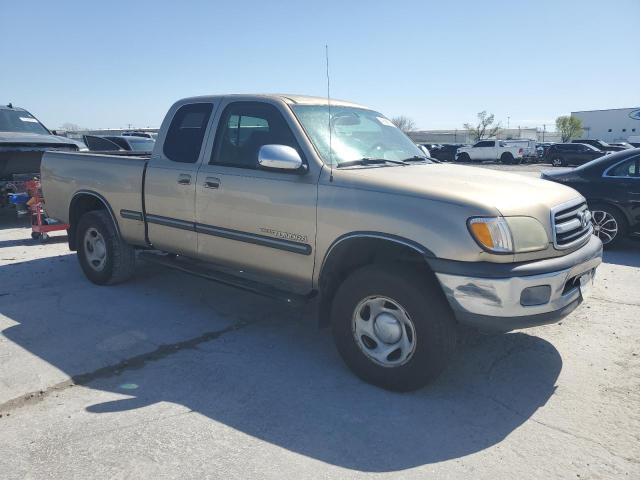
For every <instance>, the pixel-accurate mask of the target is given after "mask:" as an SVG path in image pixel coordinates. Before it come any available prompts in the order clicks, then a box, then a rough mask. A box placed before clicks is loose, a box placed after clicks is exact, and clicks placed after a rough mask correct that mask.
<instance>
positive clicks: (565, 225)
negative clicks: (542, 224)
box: [551, 200, 593, 249]
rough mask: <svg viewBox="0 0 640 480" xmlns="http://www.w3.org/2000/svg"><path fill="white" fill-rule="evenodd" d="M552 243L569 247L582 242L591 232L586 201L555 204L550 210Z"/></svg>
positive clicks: (561, 247)
mask: <svg viewBox="0 0 640 480" xmlns="http://www.w3.org/2000/svg"><path fill="white" fill-rule="evenodd" d="M551 224H552V226H553V245H554V246H555V247H556V248H560V249H564V248H571V247H573V246H574V245H578V244H580V243H582V242H584V241H585V240H586V239H587V238H588V237H589V235H591V234H592V233H593V226H592V224H591V212H590V211H589V209H588V207H587V202H585V201H584V200H577V201H573V202H569V203H565V204H562V205H559V206H557V207H556V208H554V209H553V210H552V211H551Z"/></svg>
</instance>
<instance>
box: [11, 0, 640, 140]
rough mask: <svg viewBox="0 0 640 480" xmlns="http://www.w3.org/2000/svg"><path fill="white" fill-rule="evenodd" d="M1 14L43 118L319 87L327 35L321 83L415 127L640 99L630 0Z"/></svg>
mask: <svg viewBox="0 0 640 480" xmlns="http://www.w3.org/2000/svg"><path fill="white" fill-rule="evenodd" d="M0 21H1V25H2V27H1V28H0V59H1V61H2V63H1V65H0V102H2V103H7V102H9V101H11V102H13V103H14V104H15V105H19V106H22V107H24V108H27V109H28V110H30V111H31V112H32V113H33V114H34V115H36V116H37V117H39V118H40V119H41V120H42V121H43V122H44V123H45V124H46V125H47V126H49V127H50V128H56V127H59V126H60V125H61V124H62V123H64V122H72V123H76V124H79V125H80V126H82V127H94V128H96V127H125V126H127V124H133V125H135V126H140V127H142V126H159V124H160V122H161V121H162V118H163V116H164V113H165V111H166V109H167V108H168V107H169V106H170V105H171V103H173V101H175V100H177V99H178V98H181V97H185V96H191V95H201V94H214V93H248V92H287V93H304V94H312V95H325V94H326V83H325V81H326V80H325V70H324V69H325V65H324V61H325V60H324V45H325V43H327V44H328V45H329V51H330V57H331V90H332V96H334V97H335V98H342V99H349V100H353V101H357V102H360V103H364V104H366V105H370V106H372V107H373V108H375V109H377V110H379V111H381V112H383V113H384V114H385V115H387V116H388V117H391V116H395V115H400V114H405V115H407V116H409V117H411V118H413V119H414V120H415V121H416V123H417V125H418V126H419V127H422V128H457V127H460V128H461V127H462V124H463V123H464V122H467V121H473V120H474V118H475V114H476V113H477V112H478V111H481V110H488V111H490V112H493V113H495V115H496V118H497V119H499V120H501V121H502V123H503V124H504V125H506V123H507V117H508V116H509V117H510V125H511V126H512V127H514V126H516V127H517V126H518V125H520V126H542V124H543V123H547V124H549V123H552V122H553V121H554V119H555V117H556V116H558V115H561V114H567V113H569V112H570V111H572V110H587V109H603V108H621V107H632V106H639V105H640V48H639V46H640V42H639V40H638V35H637V32H638V25H640V0H609V1H608V2H603V1H597V0H582V1H578V0H576V1H573V0H561V1H558V0H554V1H547V0H537V1H520V0H512V1H498V0H492V1H480V0H470V1H463V0H455V1H447V2H445V1H424V0H423V1H419V0H416V1H414V0H405V1H403V2H393V1H384V2H376V1H371V0H370V1H347V0H342V1H339V2H336V1H331V0H325V1H323V2H304V1H298V2H290V1H280V2H269V1H264V0H262V1H237V2H234V1H226V2H214V1H201V2H196V1H193V2H190V1H185V0H183V1H104V0H103V1H101V2H89V1H82V2H80V1H78V2H73V1H64V0H60V1H55V2H51V1H48V2H38V1H29V2H27V1H15V0H14V1H10V0H1V3H0ZM547 128H548V127H547Z"/></svg>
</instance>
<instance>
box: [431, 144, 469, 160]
mask: <svg viewBox="0 0 640 480" xmlns="http://www.w3.org/2000/svg"><path fill="white" fill-rule="evenodd" d="M464 146H465V145H464V144H462V143H446V144H443V145H438V146H436V147H435V148H433V149H432V150H431V157H433V158H435V159H436V160H440V161H441V162H453V161H455V158H456V152H457V151H458V149H459V148H460V147H464Z"/></svg>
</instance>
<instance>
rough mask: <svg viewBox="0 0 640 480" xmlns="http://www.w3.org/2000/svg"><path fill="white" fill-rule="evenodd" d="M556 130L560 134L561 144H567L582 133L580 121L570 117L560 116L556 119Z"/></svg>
mask: <svg viewBox="0 0 640 480" xmlns="http://www.w3.org/2000/svg"><path fill="white" fill-rule="evenodd" d="M556 130H557V131H558V132H560V138H561V139H562V143H565V142H569V141H571V139H572V138H575V137H577V136H578V135H579V134H580V133H582V120H580V119H579V118H576V117H572V116H570V115H562V116H560V117H558V118H556Z"/></svg>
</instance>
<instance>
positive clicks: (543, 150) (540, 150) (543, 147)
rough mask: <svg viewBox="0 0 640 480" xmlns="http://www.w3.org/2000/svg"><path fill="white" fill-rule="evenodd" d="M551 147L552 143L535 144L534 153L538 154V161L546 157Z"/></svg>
mask: <svg viewBox="0 0 640 480" xmlns="http://www.w3.org/2000/svg"><path fill="white" fill-rule="evenodd" d="M551 145H553V143H552V142H544V143H538V144H536V152H537V154H538V159H542V158H545V157H546V155H547V151H548V150H549V147H550V146H551Z"/></svg>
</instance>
